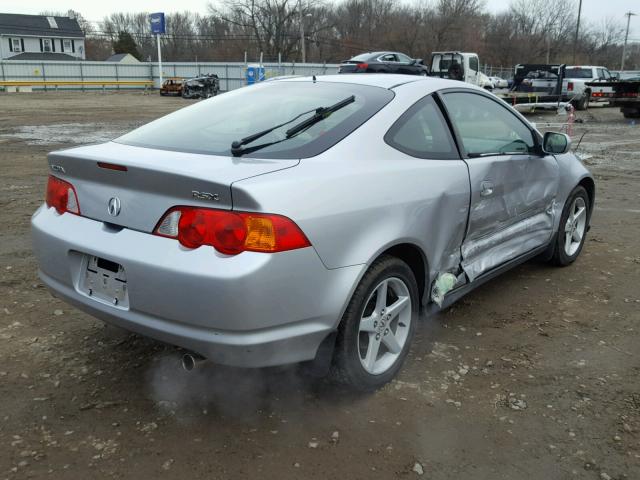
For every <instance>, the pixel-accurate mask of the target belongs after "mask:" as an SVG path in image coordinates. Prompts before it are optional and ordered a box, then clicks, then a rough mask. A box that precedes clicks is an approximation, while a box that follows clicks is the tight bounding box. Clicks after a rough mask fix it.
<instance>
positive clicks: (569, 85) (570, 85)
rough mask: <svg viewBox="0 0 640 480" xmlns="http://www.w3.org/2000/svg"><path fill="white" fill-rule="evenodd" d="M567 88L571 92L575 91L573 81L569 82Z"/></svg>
mask: <svg viewBox="0 0 640 480" xmlns="http://www.w3.org/2000/svg"><path fill="white" fill-rule="evenodd" d="M567 90H569V91H570V92H572V91H573V82H569V83H567Z"/></svg>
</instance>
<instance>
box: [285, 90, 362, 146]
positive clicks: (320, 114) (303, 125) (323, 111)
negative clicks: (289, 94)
mask: <svg viewBox="0 0 640 480" xmlns="http://www.w3.org/2000/svg"><path fill="white" fill-rule="evenodd" d="M355 101H356V96H355V95H351V96H350V97H347V98H345V99H344V100H340V101H339V102H338V103H334V104H333V105H331V106H330V107H320V108H318V109H317V110H316V113H314V114H313V116H312V117H310V118H308V119H306V120H305V121H304V122H300V123H299V124H297V125H294V126H293V127H291V128H290V129H289V130H287V138H291V137H293V136H294V135H295V134H297V133H300V132H302V131H303V130H306V129H307V128H309V127H311V126H312V125H315V124H316V123H318V122H319V121H320V120H324V119H325V118H327V117H328V116H329V115H331V114H332V113H333V112H335V111H338V110H340V109H341V108H344V107H346V106H347V105H349V104H350V103H353V102H355Z"/></svg>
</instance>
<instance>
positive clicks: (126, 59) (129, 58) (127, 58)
mask: <svg viewBox="0 0 640 480" xmlns="http://www.w3.org/2000/svg"><path fill="white" fill-rule="evenodd" d="M105 62H118V63H129V64H131V63H140V60H138V59H137V58H136V57H134V56H133V55H131V54H130V53H116V54H115V55H111V56H110V57H109V58H107V59H106V60H105Z"/></svg>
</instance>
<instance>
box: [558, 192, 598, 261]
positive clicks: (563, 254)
mask: <svg viewBox="0 0 640 480" xmlns="http://www.w3.org/2000/svg"><path fill="white" fill-rule="evenodd" d="M590 208H591V206H590V205H589V195H588V194H587V191H586V190H585V189H584V187H581V186H577V187H576V188H574V189H573V191H572V192H571V195H569V198H568V199H567V203H566V204H565V206H564V209H563V210H562V216H561V217H560V228H559V231H558V238H557V240H556V245H555V250H554V253H553V256H552V257H551V261H552V262H553V263H554V264H556V265H559V266H562V267H564V266H567V265H570V264H572V263H573V262H574V261H575V259H576V258H578V255H580V252H581V251H582V247H583V246H584V241H585V237H586V235H587V225H588V221H589V212H590Z"/></svg>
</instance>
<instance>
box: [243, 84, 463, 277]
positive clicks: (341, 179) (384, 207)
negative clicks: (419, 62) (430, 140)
mask: <svg viewBox="0 0 640 480" xmlns="http://www.w3.org/2000/svg"><path fill="white" fill-rule="evenodd" d="M423 88H424V85H423ZM427 93H428V91H425V92H424V93H423V94H420V95H419V96H417V97H416V96H415V95H397V97H396V99H394V100H393V101H392V103H391V104H389V105H388V106H387V107H386V108H385V109H383V111H381V112H379V113H378V114H376V115H375V116H374V117H373V118H372V119H371V120H369V122H367V123H366V124H365V125H363V126H361V127H360V128H359V129H358V130H356V131H355V132H354V133H352V134H351V135H350V136H349V137H347V138H346V139H344V140H343V141H342V142H340V143H338V144H337V145H335V146H334V147H333V148H331V149H330V150H328V151H327V152H325V153H324V154H322V155H319V156H317V157H314V158H309V159H305V160H302V161H301V162H300V164H299V165H298V166H297V167H295V168H292V169H289V171H282V172H274V173H272V174H269V175H264V176H261V177H255V178H252V179H247V180H242V181H239V182H235V183H234V184H233V187H232V189H233V192H232V195H233V202H234V208H238V209H245V210H246V209H248V210H261V211H267V212H273V213H279V214H283V215H286V216H288V217H290V218H292V219H293V220H294V221H295V222H296V223H297V224H298V225H299V226H300V227H301V228H302V230H303V231H304V232H305V234H306V235H307V236H308V238H309V240H310V241H311V243H312V244H313V246H314V248H315V249H316V250H317V252H318V254H319V256H320V258H321V259H322V261H323V263H324V264H325V265H326V266H327V267H328V268H340V267H345V266H349V265H358V264H369V263H371V262H372V261H373V260H374V259H375V258H376V257H377V256H378V255H379V254H380V253H381V252H383V251H384V250H386V249H387V248H389V247H391V246H393V245H396V244H400V243H411V244H414V245H416V246H418V247H419V248H420V249H421V250H422V251H423V253H424V254H425V257H426V259H427V261H428V264H429V265H428V268H429V272H430V278H433V276H434V274H435V272H438V271H441V270H451V269H455V268H457V267H458V264H459V261H460V244H461V242H462V239H463V236H464V231H465V228H466V221H467V214H468V206H469V195H470V191H469V179H468V173H467V167H466V165H465V163H464V162H463V161H462V160H425V159H418V158H414V157H410V156H408V155H405V154H404V153H401V152H399V151H397V150H395V149H393V148H391V147H390V146H388V145H387V144H386V143H384V141H383V136H384V134H385V133H386V132H387V130H388V129H389V127H390V126H391V125H392V124H393V122H394V121H395V120H396V119H397V116H398V115H399V114H400V113H401V112H404V111H405V109H406V108H407V107H408V106H410V105H411V104H413V103H414V102H415V101H417V100H418V99H419V98H421V97H422V96H424V95H426V94H427Z"/></svg>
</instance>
